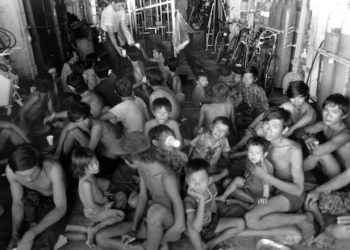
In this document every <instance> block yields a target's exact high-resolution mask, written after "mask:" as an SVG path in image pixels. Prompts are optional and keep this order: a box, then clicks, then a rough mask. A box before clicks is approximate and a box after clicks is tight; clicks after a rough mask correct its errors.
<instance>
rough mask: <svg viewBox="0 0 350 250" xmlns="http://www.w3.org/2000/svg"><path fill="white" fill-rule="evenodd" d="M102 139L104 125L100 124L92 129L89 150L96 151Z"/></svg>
mask: <svg viewBox="0 0 350 250" xmlns="http://www.w3.org/2000/svg"><path fill="white" fill-rule="evenodd" d="M101 137H102V125H101V124H99V123H98V124H95V125H94V126H93V127H92V128H91V132H90V140H89V144H88V148H90V149H92V150H95V149H96V147H97V145H98V143H99V142H100V140H101Z"/></svg>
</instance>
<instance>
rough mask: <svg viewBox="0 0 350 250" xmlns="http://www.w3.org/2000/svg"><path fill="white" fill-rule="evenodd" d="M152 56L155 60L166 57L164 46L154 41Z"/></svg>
mask: <svg viewBox="0 0 350 250" xmlns="http://www.w3.org/2000/svg"><path fill="white" fill-rule="evenodd" d="M153 58H154V59H156V60H160V59H165V58H166V48H165V47H164V46H163V45H162V44H160V43H156V44H155V45H154V46H153Z"/></svg>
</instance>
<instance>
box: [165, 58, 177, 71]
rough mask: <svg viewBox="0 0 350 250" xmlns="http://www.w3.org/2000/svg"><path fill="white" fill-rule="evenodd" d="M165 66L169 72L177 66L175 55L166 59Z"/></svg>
mask: <svg viewBox="0 0 350 250" xmlns="http://www.w3.org/2000/svg"><path fill="white" fill-rule="evenodd" d="M167 66H168V68H169V70H170V71H171V72H175V70H176V68H177V66H178V62H177V59H176V58H175V57H170V58H169V59H168V60H167Z"/></svg>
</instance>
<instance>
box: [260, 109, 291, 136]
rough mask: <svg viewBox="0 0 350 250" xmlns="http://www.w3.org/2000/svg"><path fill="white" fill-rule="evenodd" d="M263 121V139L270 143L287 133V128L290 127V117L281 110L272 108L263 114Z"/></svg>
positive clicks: (285, 111) (288, 113)
mask: <svg viewBox="0 0 350 250" xmlns="http://www.w3.org/2000/svg"><path fill="white" fill-rule="evenodd" d="M263 121H264V126H263V130H264V135H265V138H266V139H267V140H268V141H272V140H274V139H276V138H279V137H280V136H281V135H282V134H285V133H287V131H288V128H289V127H290V126H291V125H292V115H291V114H290V112H289V111H287V110H285V109H283V108H280V107H272V108H269V109H268V110H267V111H266V112H265V115H264V118H263Z"/></svg>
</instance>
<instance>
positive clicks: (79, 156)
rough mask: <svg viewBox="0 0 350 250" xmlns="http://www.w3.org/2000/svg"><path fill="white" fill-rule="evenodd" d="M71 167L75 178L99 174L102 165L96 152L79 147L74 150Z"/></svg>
mask: <svg viewBox="0 0 350 250" xmlns="http://www.w3.org/2000/svg"><path fill="white" fill-rule="evenodd" d="M71 168H72V171H73V176H74V177H75V178H82V177H84V176H86V175H93V174H97V173H98V172H99V171H100V165H99V162H98V160H97V158H96V155H95V152H94V151H93V150H91V149H89V148H85V147H78V148H76V149H74V150H73V152H72V156H71Z"/></svg>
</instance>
